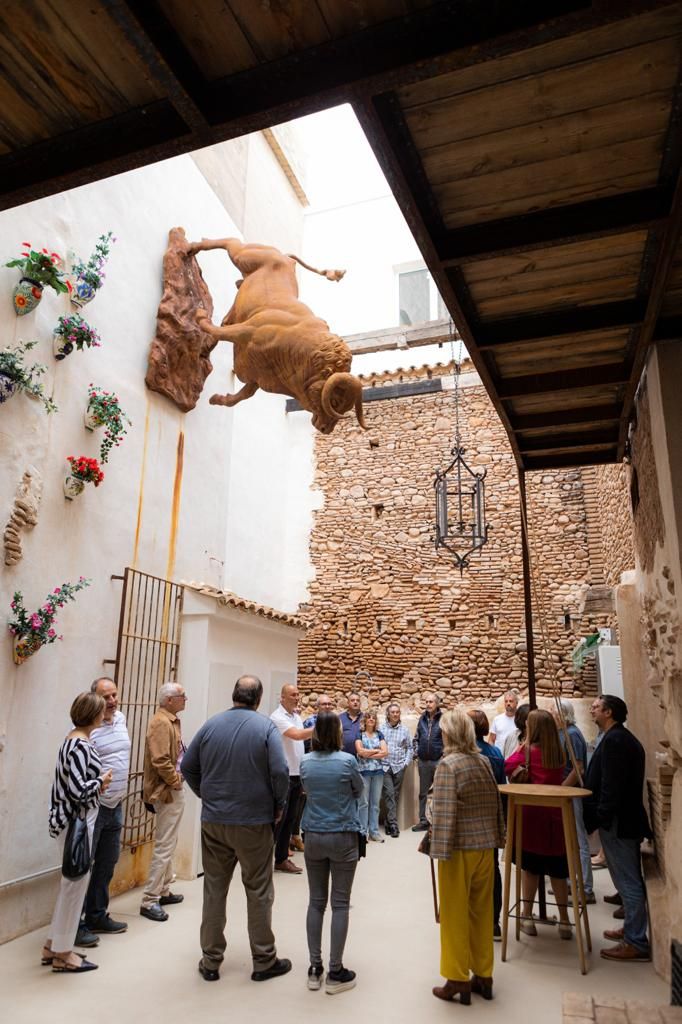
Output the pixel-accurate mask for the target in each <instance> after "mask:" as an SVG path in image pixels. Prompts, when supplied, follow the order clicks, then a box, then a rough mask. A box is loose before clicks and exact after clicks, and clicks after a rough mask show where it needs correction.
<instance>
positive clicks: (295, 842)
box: [289, 836, 305, 853]
mask: <svg viewBox="0 0 682 1024" xmlns="http://www.w3.org/2000/svg"><path fill="white" fill-rule="evenodd" d="M289 846H290V847H291V849H292V850H297V851H298V852H299V853H303V851H304V849H305V847H304V845H303V840H302V839H301V837H300V836H292V837H291V842H290V843H289Z"/></svg>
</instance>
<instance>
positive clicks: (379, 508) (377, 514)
mask: <svg viewBox="0 0 682 1024" xmlns="http://www.w3.org/2000/svg"><path fill="white" fill-rule="evenodd" d="M372 508H373V509H374V518H375V519H381V517H382V515H383V514H384V505H383V503H382V502H380V501H377V502H376V504H375V505H373V506H372Z"/></svg>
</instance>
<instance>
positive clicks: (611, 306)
mask: <svg viewBox="0 0 682 1024" xmlns="http://www.w3.org/2000/svg"><path fill="white" fill-rule="evenodd" d="M645 313H646V302H645V301H644V300H642V299H625V300H624V301H622V302H603V303H601V304H599V305H596V306H579V307H577V308H573V309H560V310H556V311H553V312H551V313H535V314H532V315H530V316H523V317H514V318H511V317H509V318H504V319H500V320H485V321H483V322H482V323H481V324H479V325H478V327H477V328H476V343H477V345H478V347H479V349H480V350H481V352H487V351H492V350H494V349H497V348H501V347H503V346H506V345H513V344H516V343H520V342H526V341H536V340H540V339H546V338H561V337H566V336H570V335H575V334H591V333H593V332H594V331H606V330H614V329H617V328H619V327H635V326H637V325H638V324H641V323H642V322H643V320H644V316H645Z"/></svg>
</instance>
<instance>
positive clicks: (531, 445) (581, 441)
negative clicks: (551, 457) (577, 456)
mask: <svg viewBox="0 0 682 1024" xmlns="http://www.w3.org/2000/svg"><path fill="white" fill-rule="evenodd" d="M617 443H618V423H617V422H616V423H615V424H614V425H613V426H610V427H600V428H598V429H595V428H592V429H591V430H590V431H589V437H585V436H584V435H583V434H582V433H569V434H543V435H542V436H541V437H521V438H519V447H520V449H521V452H522V453H523V454H524V455H525V454H526V453H527V452H538V451H558V450H561V449H563V448H568V449H571V450H572V451H573V450H576V449H577V450H580V449H581V448H584V447H585V446H586V445H589V446H590V447H591V446H592V445H595V444H607V445H610V446H612V447H613V448H615V447H616V445H617Z"/></svg>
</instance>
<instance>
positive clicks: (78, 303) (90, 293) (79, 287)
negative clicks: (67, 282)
mask: <svg viewBox="0 0 682 1024" xmlns="http://www.w3.org/2000/svg"><path fill="white" fill-rule="evenodd" d="M95 295H97V289H96V288H93V287H92V285H91V284H88V282H87V281H84V280H83V278H82V277H77V278H76V280H75V281H74V282H73V291H72V292H71V305H72V306H75V307H76V309H80V308H81V307H82V306H85V305H87V304H88V302H92V300H93V299H94V297H95Z"/></svg>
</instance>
